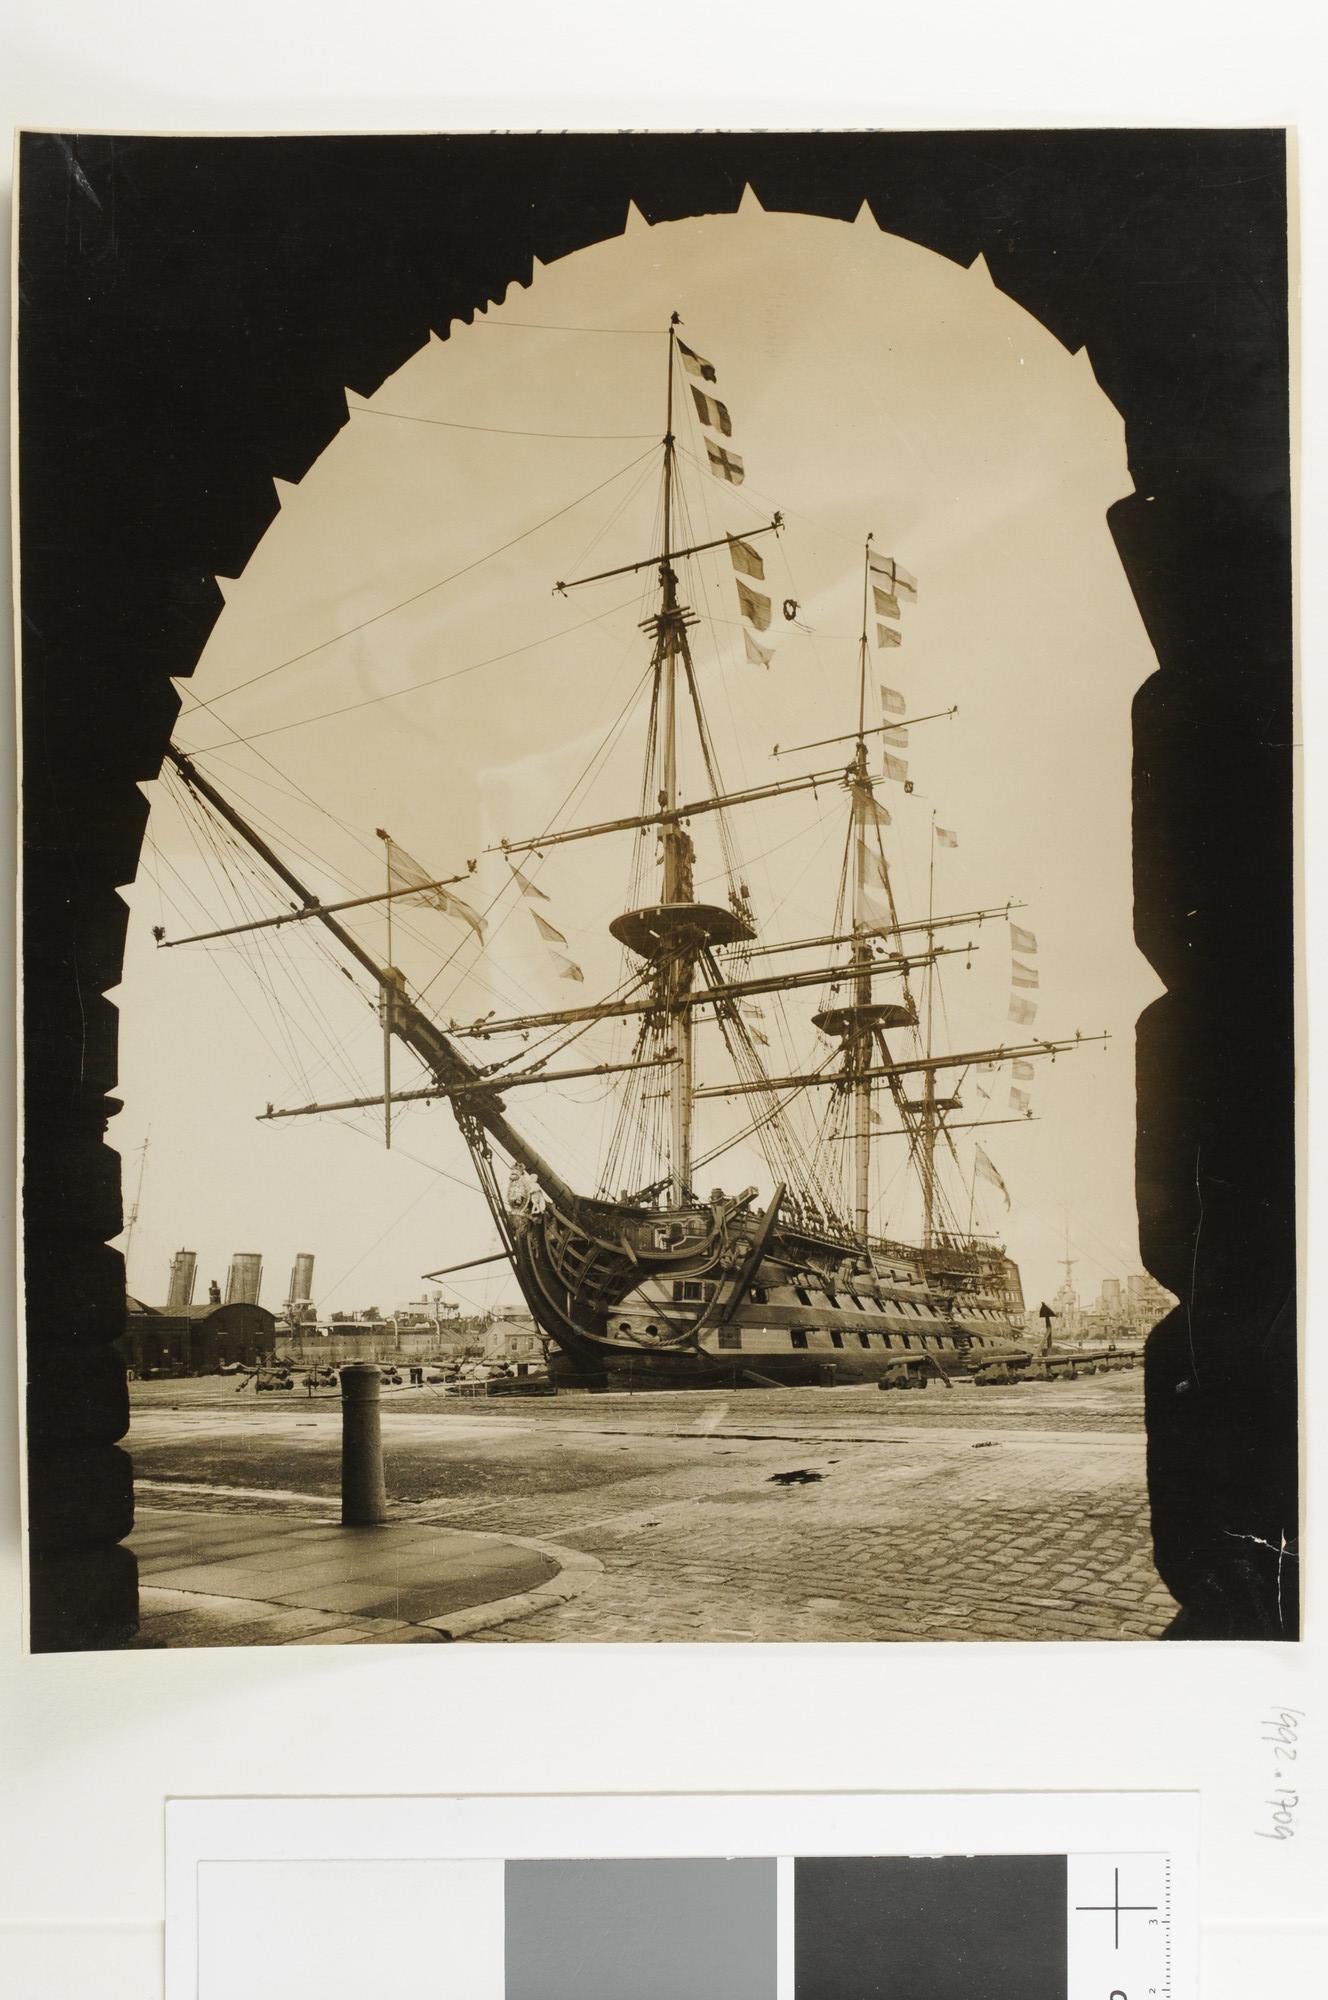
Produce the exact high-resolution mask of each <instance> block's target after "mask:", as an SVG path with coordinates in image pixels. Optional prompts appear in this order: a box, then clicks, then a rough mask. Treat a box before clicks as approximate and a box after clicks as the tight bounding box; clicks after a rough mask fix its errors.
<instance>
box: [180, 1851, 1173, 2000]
mask: <svg viewBox="0 0 1328 2000" xmlns="http://www.w3.org/2000/svg"><path fill="white" fill-rule="evenodd" d="M197 1889H198V1916H199V1927H198V1934H197V1941H198V1947H199V1952H198V1959H197V1964H196V1981H197V1983H196V1986H195V1989H194V1990H195V1991H196V1993H197V1994H198V1995H199V2000H240V1996H243V2000H277V1996H278V1995H280V1996H281V2000H289V1996H290V1993H291V1991H292V1987H291V1984H290V1980H291V1974H292V1970H293V1969H296V1968H298V1971H299V1974H300V1979H301V1982H302V1983H301V1986H300V1990H302V1991H307V1992H310V1993H315V1992H316V1993H317V1994H318V1995H319V2000H352V1996H353V2000H363V1996H364V1993H365V1992H366V1990H374V1991H377V1992H384V1993H386V1992H392V1993H396V1992H402V1993H404V1992H407V1991H409V1992H410V1993H411V1995H412V2000H1172V1995H1173V1987H1172V1980H1171V1965H1172V1954H1171V1864H1170V1860H1169V1857H1168V1856H1167V1855H1165V1854H1162V1853H1157V1854H1147V1853H1124V1854H1106V1853H1104V1854H1095V1853H1088V1854H1074V1855H1069V1856H1067V1855H1065V1854H965V1855H955V1854H949V1855H944V1854H943V1855H862V1854H854V1855H838V1856H836V1855H824V1854H822V1855H816V1856H812V1857H807V1858H795V1859H780V1858H773V1857H770V1856H757V1857H749V1858H744V1857H741V1856H733V1857H729V1858H716V1857H709V1858H688V1857H680V1856H677V1855H672V1856H657V1857H653V1858H632V1857H626V1856H622V1857H616V1858H603V1859H589V1858H578V1859H571V1858H563V1859H523V1860H507V1861H503V1860H499V1859H480V1858H468V1859H465V1860H462V1859H406V1858H404V1857H402V1858H398V1859H394V1860H386V1859H383V1860H367V1859H365V1860H352V1859H343V1860H330V1859H322V1860H304V1859H302V1860H276V1859H264V1860H250V1861H244V1860H230V1859H226V1860H222V1859H220V1858H217V1859H209V1860H206V1861H203V1862H201V1863H200V1865H199V1870H198V1877H197ZM366 1980H368V1981H369V1987H368V1988H366V1985H365V1981H366ZM1175 2000H1186V1996H1185V1995H1184V1994H1183V1993H1178V1994H1176V1995H1175Z"/></svg>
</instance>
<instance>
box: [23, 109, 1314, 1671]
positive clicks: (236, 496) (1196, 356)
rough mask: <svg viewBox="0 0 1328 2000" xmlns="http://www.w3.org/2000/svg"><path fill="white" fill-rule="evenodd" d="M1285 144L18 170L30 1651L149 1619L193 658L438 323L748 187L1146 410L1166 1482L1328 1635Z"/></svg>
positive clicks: (454, 152)
mask: <svg viewBox="0 0 1328 2000" xmlns="http://www.w3.org/2000/svg"><path fill="white" fill-rule="evenodd" d="M1285 172H1286V156H1285V144H1284V139H1283V136H1282V135H1281V134H1280V133H1276V132H1250V131H1245V132H1226V133H1223V132H1170V133H1148V132H1116V133H1092V132H1080V133H1074V132H1055V133H1019V132H1002V133H971V134H944V133H908V134H876V135H862V134H859V135H838V136H810V135H774V136H762V137H756V136H750V137H749V136H712V137H697V138H687V137H633V136H616V137H597V138H571V139H560V138H556V137H548V138H545V137H516V138H504V139H493V138H484V137H466V138H433V139H414V138H385V139H367V138H366V139H292V140H266V139H241V140H214V139H209V140H188V139H182V140H170V139H149V140H134V139H123V138H122V139H65V138H61V137H59V136H53V135H27V136H26V137H25V138H24V140H23V142H22V148H21V154H20V197H21V208H20V239H19V243H20V311H19V399H20V422H21V432H20V437H21V455H20V463H19V495H20V507H21V520H22V531H23V546H22V631H23V670H24V711H23V712H24V791H25V795H24V849H23V882H24V912H25V963H26V987H25V1035H26V1051H27V1053H26V1071H25V1094H26V1131H25V1139H26V1144H25V1158H24V1186H25V1196H24V1199H25V1257H26V1286H27V1329H28V1388H29V1417H28V1423H29V1433H28V1435H29V1510H30V1527H31V1536H32V1567H31V1603H32V1635H31V1636H32V1644H33V1646H34V1648H37V1649H39V1650H52V1649H61V1648H83V1647H96V1646H106V1645H114V1644H116V1643H119V1642H120V1641H121V1640H123V1639H124V1638H125V1637H126V1636H128V1635H129V1634H130V1633H131V1632H132V1630H133V1627H134V1622H135V1617H136V1601H137V1586H136V1577H135V1570H134V1564H133V1559H132V1557H131V1556H130V1555H129V1554H128V1552H127V1551H126V1550H125V1549H124V1548H123V1547H122V1546H121V1540H122V1537H123V1536H124V1535H125V1534H126V1532H127V1531H128V1528H129V1526H130V1523H131V1519H132V1474H131V1467H130V1464H129V1460H128V1457H127V1455H126V1454H125V1453H124V1451H123V1450H122V1449H121V1448H120V1445H119V1442H118V1441H119V1440H120V1439H121V1438H122V1437H123V1435H124V1432H125V1429H126V1426H127V1419H128V1411H127V1401H126V1393H125V1385H124V1375H123V1367H122V1365H121V1363H120V1361H119V1359H118V1357H117V1355H116V1354H115V1351H114V1349H113V1348H112V1346H111V1344H110V1343H111V1342H112V1340H113V1339H114V1338H115V1336H116V1335H117V1334H118V1333H119V1332H120V1331H121V1327H122V1323H123V1311H124V1280H123V1269H122V1265H121V1261H120V1259H119V1256H118V1255H117V1254H116V1253H115V1252H113V1251H111V1250H110V1249H109V1248H108V1244H109V1242H110V1240H111V1239H112V1238H113V1237H114V1236H115V1235H116V1234H117V1233H118V1231H119V1228H120V1225H121V1202H120V1163H119V1158H118V1155H117V1154H116V1153H115V1151H114V1149H113V1148H112V1147H111V1146H110V1145H109V1144H108V1143H107V1140H106V1136H105V1133H106V1125H107V1121H108V1119H109V1117H111V1116H112V1115H113V1114H114V1111H115V1109H116V1108H117V1107H116V1105H115V1101H114V1098H113V1097H112V1096H111V1092H112V1091H113V1090H114V1088H115V1084H116V1012H115V1007H114V1005H113V1003H112V1002H111V1001H109V1000H108V999H106V997H105V994H106V991H107V989H108V988H110V987H113V986H114V984H115V982H116V980H117V978H118V974H119V969H120V965H121V959H122V950H123V941H124V927H125V908H124V905H123V903H122V902H121V901H120V899H119V897H118V896H117V894H116V888H117V885H119V884H123V883H126V882H128V881H129V880H130V879H131V878H132V876H133V874H134V872H135V868H136V865H137V857H138V851H139V845H140V842H141V838H142V833H143V828H144V823H145V819H146V806H145V803H144V800H143V796H142V794H141V792H140V791H139V790H138V784H139V782H140V781H141V780H145V779H149V778H151V777H153V776H154V775H155V774H156V771H157V768H158V765H159V763H160V760H161V755H162V751H163V748H164V745H165V742H166V740H167V738H168V736H169V733H170V728H171V725H172V723H173V720H174V717H175V714H176V709H177V703H176V698H175V696H174V694H173V691H172V689H171V687H170V684H169V676H170V675H172V674H177V675H178V674H181V673H187V672H188V671H189V670H190V668H191V665H192V663H193V662H194V661H195V660H196V659H197V657H198V654H199V652H200V650H201V647H202V644H203V642H204V640H205V638H206V635H207V632H208V630H209V629H210V626H211V624H212V622H213V620H214V618H215V617H216V615H217V613H218V611H219V609H220V604H221V600H220V596H219V593H218V591H217V587H216V584H215V583H214V581H213V578H214V576H216V575H218V574H220V575H232V576H233V575H236V574H238V573H239V571H240V570H241V569H242V568H243V567H244V564H245V562H246V561H247V559H248V556H249V554H250V552H251V550H252V549H253V547H254V546H255V544H256V543H257V541H258V540H259V538H260V537H261V535H262V533H263V532H264V530H265V529H266V527H267V526H268V523H269V522H270V520H271V518H272V515H273V513H274V511H275V508H276V498H275V494H274V492H273V488H272V479H273V477H274V476H278V477H282V478H289V479H298V478H299V477H300V476H301V475H302V474H303V472H304V471H305V470H306V469H307V467H308V466H309V465H310V464H311V463H312V462H313V460H314V459H315V458H316V457H317V456H318V455H319V453H320V452H321V451H322V450H323V448H324V446H325V445H326V444H327V442H328V441H329V439H330V437H331V436H332V434H333V432H334V431H335V430H336V428H337V427H338V425H339V424H340V423H341V421H342V418H343V411H344V401H343V392H344V389H345V388H346V387H347V386H349V387H351V388H354V389H357V390H359V391H361V392H365V393H367V392H369V391H371V390H372V389H373V388H375V387H376V386H377V384H378V383H379V382H380V381H381V380H382V378H383V377H384V376H385V375H386V374H388V373H389V372H390V371H391V370H392V369H394V368H395V367H397V366H398V365H399V364H400V363H401V362H402V361H403V360H404V359H405V358H406V357H407V355H409V354H410V353H411V352H413V351H414V349H415V348H417V347H418V346H419V345H420V343H421V342H422V341H423V340H424V339H425V338H426V337H427V334H428V331H429V328H430V327H431V326H445V325H446V324H447V322H448V321H449V320H451V319H452V318H454V317H456V316H458V315H466V314H468V313H469V312H471V311H473V310H474V309H475V308H476V307H477V306H478V305H480V304H482V303H483V302H484V301H486V300H488V299H490V298H494V297H498V296H500V295H501V294H502V292H503V290H504V289H505V287H506V286H507V285H508V284H510V283H512V282H514V281H521V280H524V279H526V278H527V277H528V276H529V272H530V266H531V259H532V257H533V256H538V257H540V258H541V259H543V260H544V261H546V262H547V261H550V260H551V259H553V258H555V257H558V256H561V255H564V254H566V253H567V252H568V251H570V250H573V249H576V248H580V247H583V246H584V245H587V244H590V243H593V242H596V241H599V240H600V239H602V238H603V237H605V236H608V235H612V234H615V233H616V232H617V231H618V230H619V229H621V227H622V225H623V219H624V216H625V213H626V208H627V204H628V201H629V200H630V201H633V202H635V204H636V206H637V207H638V208H639V209H640V210H641V211H642V213H643V214H645V215H646V216H647V218H648V219H650V220H652V221H653V220H664V219H674V218H677V217H681V216H684V215H688V214H695V213H699V212H703V211H710V210H716V211H723V210H728V209H732V208H734V207H736V205H737V203H738V201H739V199H740V197H741V194H742V190H743V187H744V185H745V184H746V183H747V182H749V181H750V182H751V184H752V185H753V187H754V188H755V190H756V192H757V194H758V195H759V197H760V199H761V201H762V202H763V204H764V205H765V206H766V207H767V208H771V209H778V208H790V209H802V210H807V211H809V212H813V213H820V214H827V215H836V216H839V217H841V218H843V219H846V220H847V219H850V218H851V217H852V216H853V215H855V214H856V213H857V211H858V209H859V208H860V206H861V204H862V202H863V201H864V200H865V201H867V202H868V203H869V204H870V206H871V209H872V211H873V213H874V214H875V216H876V219H877V221H878V222H879V223H880V225H881V227H882V228H883V229H886V230H889V231H891V232H892V233H895V234H898V235H901V236H906V237H909V238H911V239H912V240H914V241H916V242H918V243H920V244H922V245H924V246H925V247H926V248H929V249H932V250H935V251H938V252H939V253H940V254H942V255H944V256H948V257H952V258H954V259H956V260H957V261H960V262H962V263H965V264H968V263H971V262H972V261H973V259H974V258H975V257H976V256H977V255H978V254H979V253H981V254H982V255H983V256H985V258H986V261H987V264H988V266H989V268H990V270H991V273H992V277H993V280H994V282H995V283H996V284H997V285H999V286H1000V288H1001V289H1002V290H1003V291H1005V292H1007V293H1009V294H1010V296H1011V297H1013V298H1014V299H1016V300H1017V301H1018V302H1019V303H1020V304H1021V305H1023V306H1024V307H1025V308H1026V309H1027V310H1028V311H1029V312H1031V313H1033V314H1035V315H1036V317H1037V318H1038V319H1039V320H1041V321H1042V322H1043V324H1044V325H1046V326H1047V327H1048V328H1049V329H1050V330H1051V331H1052V332H1053V333H1055V334H1056V335H1057V337H1058V338H1059V339H1061V340H1062V341H1063V342H1064V343H1065V344H1066V345H1067V346H1069V347H1071V348H1077V347H1080V346H1085V345H1086V346H1087V347H1088V348H1089V350H1090V353H1091V357H1092V362H1093V367H1094V371H1095V373H1096V375H1097V378H1098V380H1099V382H1100V383H1101V385H1102V387H1103V389H1104V390H1105V392H1106V393H1107V395H1108V396H1109V397H1110V398H1111V400H1112V402H1113V403H1114V404H1115V405H1116V407H1117V408H1118V409H1119V410H1120V411H1121V412H1122V414H1123V415H1124V417H1125V421H1126V426H1127V438H1128V443H1129V450H1130V460H1131V469H1132V472H1133V475H1134V479H1135V486H1136V493H1135V496H1134V497H1133V498H1131V499H1130V500H1128V501H1123V502H1121V503H1120V504H1119V505H1118V506H1117V507H1116V508H1115V509H1113V511H1112V515H1111V527H1112V531H1113V534H1114V536H1115V538H1116V543H1117V546H1118V548H1119V550H1120V554H1121V558H1122V561H1123V563H1124V565H1125V568H1126V572H1127V574H1128V576H1129V578H1130V581H1131V584H1132V586H1133V588H1134V592H1135V595H1136V598H1137V600H1138V603H1139V606H1140V609H1141V612H1142V615H1143V617H1144V620H1145V623H1146V625H1147V628H1148V632H1149V636H1150V639H1151V640H1152V643H1153V645H1154V648H1155V650H1156V653H1157V656H1158V660H1159V663H1160V667H1159V672H1158V673H1157V674H1156V675H1154V676H1153V677H1152V678H1151V679H1150V680H1149V681H1148V682H1147V683H1146V684H1145V686H1144V687H1143V688H1142V689H1141V690H1140V693H1139V695H1138V697H1137V700H1136V703H1135V799H1134V806H1135V885H1136V935H1137V938H1138V942H1139V944H1140V947H1141V949H1142V950H1143V951H1144V952H1145V954H1146V956H1147V957H1148V958H1149V959H1150V961H1151V962H1152V964H1153V965H1154V966H1155V968H1156V969H1157V971H1158V972H1159V974H1160V975H1161V977H1162V978H1163V979H1164V981H1165V982H1166V984H1167V988H1168V991H1167V993H1166V995H1165V997H1164V998H1162V999H1161V1000H1159V1001H1157V1002H1156V1003H1155V1004H1154V1006H1152V1007H1151V1008H1149V1009H1148V1010H1147V1012H1146V1013H1145V1015H1144V1016H1143V1018H1142V1019H1141V1021H1140V1024H1139V1032H1138V1080H1139V1140H1138V1152H1137V1181H1138V1193H1139V1207H1140V1221H1141V1231H1142V1242H1143V1248H1144V1257H1145V1261H1146V1263H1147V1265H1148V1267H1149V1269H1150V1270H1151V1271H1152V1272H1153V1273H1154V1274H1155V1275H1156V1276H1157V1277H1158V1278H1159V1279H1160V1280H1161V1281H1162V1282H1163V1283H1164V1284H1166V1285H1167V1286H1168V1287H1169V1288H1170V1289H1171V1290H1173V1291H1175V1292H1176V1293H1177V1294H1178V1295H1180V1296H1181V1297H1182V1298H1183V1299H1184V1300H1185V1302H1186V1303H1185V1305H1184V1307H1183V1308H1182V1309H1181V1311H1180V1312H1178V1313H1177V1314H1173V1315H1172V1317H1171V1319H1170V1320H1169V1321H1167V1322H1164V1323H1163V1325H1162V1326H1160V1327H1159V1328H1158V1329H1157V1330H1156V1332H1155V1333H1154V1335H1153V1337H1152V1340H1151V1342H1150V1347H1149V1357H1148V1370H1147V1397H1148V1424H1149V1476H1150V1488H1151V1495H1152V1503H1153V1516H1154V1534H1155V1544H1156V1550H1157V1557H1158V1563H1159V1567H1160V1569H1161V1572H1162V1575H1163V1577H1164V1580H1165V1581H1166V1582H1167V1584H1168V1586H1169V1588H1170V1589H1171V1591H1172V1592H1173V1594H1174V1595H1175V1596H1176V1597H1177V1598H1178V1600H1179V1601H1180V1603H1181V1605H1182V1616H1181V1619H1180V1620H1179V1621H1178V1632H1179V1633H1180V1634H1181V1635H1184V1636H1193V1637H1247V1636H1261V1637H1277V1636H1288V1637H1289V1636H1294V1634H1295V1631H1296V1629H1297V1627H1296V1623H1295V1618H1296V1613H1295V1591H1294V1577H1293V1575H1292V1574H1291V1571H1292V1569H1293V1567H1294V1565H1293V1564H1289V1563H1288V1562H1287V1561H1286V1560H1284V1558H1283V1555H1282V1554H1281V1550H1282V1545H1283V1541H1284V1539H1285V1540H1286V1541H1288V1542H1290V1541H1291V1540H1293V1538H1294V1534H1295V1524H1296V1519H1297V1478H1296V1317H1295V1309H1294V1296H1295V1143H1294V1102H1295V1099H1294V1067H1293V1045H1292V1016H1293V955H1292V879H1293V878H1292V861H1293V835H1292V818H1291V739H1292V729H1291V702H1292V678H1291V676H1292V664H1291V594H1290V548H1291V541H1290V485H1289V453H1288V435H1289V426H1288V387H1287V322H1286V301H1287V262H1286V237H1285V231H1286V188H1285Z"/></svg>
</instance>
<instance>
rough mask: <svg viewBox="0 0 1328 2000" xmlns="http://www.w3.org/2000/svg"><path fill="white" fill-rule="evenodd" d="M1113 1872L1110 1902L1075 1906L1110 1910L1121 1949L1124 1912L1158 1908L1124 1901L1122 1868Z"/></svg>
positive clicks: (1084, 1908) (1117, 1941) (1117, 1943)
mask: <svg viewBox="0 0 1328 2000" xmlns="http://www.w3.org/2000/svg"><path fill="white" fill-rule="evenodd" d="M1111 1873H1112V1891H1111V1901H1110V1902H1109V1903H1076V1904H1075V1906H1074V1907H1075V1908H1076V1910H1102V1911H1104V1912H1108V1911H1109V1912H1110V1914H1111V1916H1112V1917H1113V1919H1114V1922H1115V1933H1116V1942H1115V1949H1116V1950H1117V1951H1119V1950H1120V1920H1121V1916H1122V1913H1123V1912H1125V1911H1127V1910H1145V1911H1146V1910H1155V1909H1156V1908H1157V1904H1156V1903H1122V1901H1121V1899H1120V1869H1119V1868H1113V1869H1112V1871H1111Z"/></svg>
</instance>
